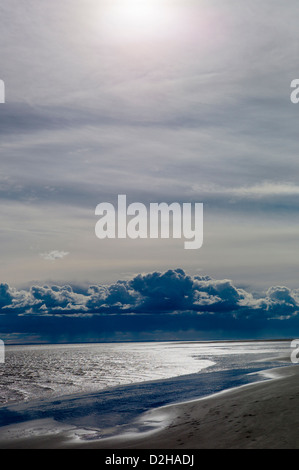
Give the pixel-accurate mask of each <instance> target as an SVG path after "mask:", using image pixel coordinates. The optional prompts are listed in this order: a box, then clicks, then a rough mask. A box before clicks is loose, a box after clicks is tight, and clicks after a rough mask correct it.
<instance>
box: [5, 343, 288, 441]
mask: <svg viewBox="0 0 299 470" xmlns="http://www.w3.org/2000/svg"><path fill="white" fill-rule="evenodd" d="M289 357H290V342H289V341H273V342H272V341H265V342H254V341H252V342H163V343H110V344H71V345H36V346H7V347H6V354H5V364H0V402H1V404H2V406H1V407H0V426H3V425H7V424H15V423H20V422H25V421H30V420H33V419H34V420H35V419H45V418H51V419H54V420H55V421H57V423H60V424H67V425H71V426H78V428H79V427H80V428H82V427H83V428H84V429H85V430H89V432H87V431H86V432H87V434H85V438H88V439H91V438H99V437H106V436H107V435H109V433H112V434H114V433H116V432H117V433H119V432H124V431H125V430H132V426H133V427H134V425H133V423H135V422H136V419H137V418H138V417H139V416H141V415H142V414H144V413H146V412H148V411H149V410H151V409H153V408H157V407H160V406H163V405H167V404H171V403H176V402H182V401H187V400H192V399H196V398H200V397H204V396H207V395H211V394H213V393H216V392H219V391H222V390H225V389H228V388H231V387H236V386H240V385H244V384H246V383H250V382H253V381H256V380H264V379H265V377H263V376H262V375H261V374H260V372H261V371H265V370H267V369H269V368H272V367H279V366H284V365H289V364H290V361H289ZM281 358H285V360H281ZM107 430H108V431H107ZM144 430H147V427H146V429H144ZM86 436H87V437H86Z"/></svg>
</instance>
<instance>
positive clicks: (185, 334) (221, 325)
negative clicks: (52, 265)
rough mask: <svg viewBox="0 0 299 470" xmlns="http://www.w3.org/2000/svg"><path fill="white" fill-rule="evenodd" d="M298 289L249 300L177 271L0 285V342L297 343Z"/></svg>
mask: <svg viewBox="0 0 299 470" xmlns="http://www.w3.org/2000/svg"><path fill="white" fill-rule="evenodd" d="M298 312H299V289H293V290H291V289H289V288H287V287H285V286H275V287H271V288H269V289H268V290H267V291H266V292H265V293H264V295H259V296H256V295H253V294H252V293H251V292H248V291H247V290H245V289H242V288H239V287H237V286H236V285H234V283H233V282H232V281H231V280H229V279H221V280H218V279H213V278H211V277H209V276H199V275H195V276H190V275H188V274H186V273H185V271H183V270H182V269H175V270H168V271H166V272H162V273H161V272H153V273H149V274H138V275H136V276H135V277H134V278H133V279H131V280H119V281H117V282H115V283H113V284H110V285H91V286H89V287H88V288H85V289H83V288H79V287H77V288H75V287H72V286H70V285H64V286H58V285H51V286H50V285H44V286H38V285H34V286H31V287H30V288H28V289H24V290H22V289H20V290H19V289H16V288H13V287H11V286H9V285H8V284H5V283H2V284H0V337H1V339H3V340H4V341H6V342H86V341H87V342H90V341H93V342H96V341H115V340H117V341H124V340H125V341H128V340H129V341H134V340H142V341H144V340H159V341H161V340H162V341H163V340H173V339H180V340H182V339H192V340H194V339H215V338H216V339H241V338H250V339H252V338H263V339H264V338H273V337H275V338H277V337H288V338H290V337H297V336H298V333H296V331H298V329H299V315H298Z"/></svg>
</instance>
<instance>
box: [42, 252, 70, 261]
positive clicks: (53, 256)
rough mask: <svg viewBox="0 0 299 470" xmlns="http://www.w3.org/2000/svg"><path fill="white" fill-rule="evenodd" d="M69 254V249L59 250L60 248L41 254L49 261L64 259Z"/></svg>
mask: <svg viewBox="0 0 299 470" xmlns="http://www.w3.org/2000/svg"><path fill="white" fill-rule="evenodd" d="M67 255H69V252H68V251H58V250H52V251H49V252H47V253H41V254H40V256H41V257H42V258H44V259H45V260H47V261H55V260H57V259H62V258H64V257H65V256H67Z"/></svg>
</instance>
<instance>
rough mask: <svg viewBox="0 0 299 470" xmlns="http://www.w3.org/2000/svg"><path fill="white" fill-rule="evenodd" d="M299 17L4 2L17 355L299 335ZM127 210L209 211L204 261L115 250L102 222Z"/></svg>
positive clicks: (283, 6) (9, 263)
mask: <svg viewBox="0 0 299 470" xmlns="http://www.w3.org/2000/svg"><path fill="white" fill-rule="evenodd" d="M298 14H299V5H298V2H296V1H295V0H289V1H288V2H287V3H286V2H282V0H271V1H270V0H262V1H257V0H246V1H245V0H244V1H242V2H240V1H237V0H209V1H208V0H159V1H158V0H109V1H108V0H84V1H83V0H60V1H58V0H51V1H45V2H39V1H38V0H27V1H26V2H20V1H18V0H10V1H9V2H1V3H0V17H1V19H2V21H1V31H0V39H1V40H0V58H1V62H0V63H1V68H0V79H1V80H3V81H4V83H5V103H4V104H0V159H1V166H0V210H1V230H0V236H1V243H0V261H1V262H0V282H1V289H0V293H1V296H0V306H1V311H0V334H1V329H2V337H3V339H5V340H7V341H8V342H13V341H56V340H57V341H58V340H59V341H71V340H76V341H79V340H103V339H105V340H114V339H118V340H119V339H120V340H122V339H123V340H128V339H142V340H144V339H165V338H166V339H169V338H171V339H182V338H183V339H185V338H187V339H197V338H199V339H200V338H204V339H207V338H214V337H217V338H222V337H230V338H232V337H244V338H245V337H253V336H254V337H257V336H259V337H269V336H271V335H275V336H277V335H279V334H285V335H287V336H288V337H292V336H293V337H294V336H296V335H297V336H298V334H299V331H298V328H297V327H296V322H297V323H298V321H297V319H296V316H297V307H298V309H299V300H298V293H297V289H298V288H299V282H298V271H299V269H298V265H299V222H298V207H299V201H298V197H299V184H298V179H297V175H298V172H299V161H298V119H299V117H298V113H299V104H297V105H296V104H294V103H292V102H291V100H290V94H291V88H290V84H291V81H292V80H294V79H296V78H299V77H298V68H297V58H298V52H299V51H298V45H299V31H298V25H297V18H298ZM119 194H125V195H127V199H128V201H129V203H132V202H140V203H143V204H145V205H148V204H150V203H154V202H156V203H159V202H167V203H169V204H170V203H172V202H178V203H180V204H182V203H195V202H198V203H203V205H204V230H203V235H204V242H203V246H202V247H201V248H200V249H198V250H185V249H184V246H183V243H182V240H179V239H138V240H131V239H114V240H113V239H109V240H108V239H106V240H99V239H98V238H97V237H96V236H95V224H96V222H97V220H98V218H97V217H96V216H95V208H96V206H97V205H98V204H99V203H102V202H109V203H112V204H116V202H117V196H118V195H119ZM177 278H178V279H179V280H178V279H177ZM136 279H137V280H138V279H139V280H140V279H142V280H145V279H147V280H148V283H149V286H152V284H151V281H152V280H153V279H155V280H156V281H157V279H158V280H159V284H161V289H162V291H163V292H162V291H161V293H159V295H158V294H157V289H156V287H149V289H152V288H153V292H154V293H155V294H153V292H152V291H146V292H144V291H143V290H142V288H141V287H140V284H139V283H138V282H137V281H136ZM165 279H166V280H167V282H166V281H165ZM163 280H164V281H165V282H164V281H163ZM186 280H187V281H186ZM200 280H201V281H200ZM140 282H141V281H140ZM177 282H178V283H179V285H180V287H179V288H178V292H181V297H180V296H177V291H176V286H177ZM180 282H182V284H183V285H184V287H181V284H180ZM186 283H187V284H188V283H189V284H190V286H191V287H190V286H189V287H188V288H187V287H186ZM189 284H188V285H189ZM220 285H221V286H230V287H229V288H228V293H227V291H226V288H223V289H224V290H221V292H220V291H218V287H219V286H220ZM215 286H218V287H217V288H216V287H215ZM159 289H160V288H159ZM159 289H158V290H159ZM185 289H187V290H185ZM215 289H216V290H215ZM110 290H111V292H112V294H111V292H110ZM153 295H154V297H153ZM155 296H157V297H155ZM182 296H183V298H182ZM184 299H185V300H184ZM186 299H187V300H188V301H187V300H186ZM103 305H104V306H103ZM241 312H242V314H241ZM225 315H229V317H228V318H226V317H225ZM259 315H260V316H259ZM1 318H2V327H1ZM82 322H84V326H82V325H83V324H82ZM267 322H268V323H267ZM270 324H271V325H270ZM80 331H81V332H82V334H81V336H80ZM296 331H297V332H298V333H296Z"/></svg>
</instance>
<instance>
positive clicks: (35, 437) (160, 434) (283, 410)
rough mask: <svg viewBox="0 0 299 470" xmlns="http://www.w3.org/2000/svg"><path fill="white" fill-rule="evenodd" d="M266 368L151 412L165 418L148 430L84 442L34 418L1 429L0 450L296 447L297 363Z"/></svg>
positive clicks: (72, 433) (298, 432)
mask: <svg viewBox="0 0 299 470" xmlns="http://www.w3.org/2000/svg"><path fill="white" fill-rule="evenodd" d="M269 372H271V373H272V375H273V378H272V379H271V380H267V381H262V382H257V383H253V384H250V385H245V386H242V387H238V388H236V389H231V390H228V391H225V392H221V393H218V394H215V395H212V396H210V397H207V398H202V399H199V400H194V401H191V402H186V403H181V404H175V405H169V406H166V407H163V408H160V409H157V410H152V412H151V418H153V419H155V415H156V416H157V420H159V419H160V418H162V419H163V420H164V419H166V421H165V422H164V427H163V428H160V429H159V430H157V431H155V432H152V433H150V434H139V435H138V434H137V433H136V434H134V435H130V436H129V435H124V436H121V437H115V438H110V439H102V440H89V441H86V440H83V439H81V438H80V433H81V436H82V434H84V430H80V433H78V430H76V429H75V428H74V427H71V426H69V427H61V428H59V426H57V423H55V422H51V420H48V421H47V422H46V421H45V422H43V420H40V421H36V422H34V421H33V422H30V423H28V422H27V423H23V424H22V425H13V426H8V427H7V429H4V428H2V431H5V432H4V433H2V432H1V431H0V448H1V449H5V448H7V449H9V448H10V449H11V448H15V449H20V448H27V449H28V448H35V449H37V448H44V449H45V448H51V449H56V448H57V449H58V448H69V449H72V448H73V449H298V448H299V413H298V409H299V367H298V366H297V365H290V366H288V367H282V368H278V369H273V370H272V371H267V374H268V373H269ZM145 418H146V417H145ZM20 427H23V429H24V430H25V429H26V433H25V434H24V437H22V433H21V434H20V432H19V430H20ZM15 430H18V432H17V433H15ZM30 430H31V431H30Z"/></svg>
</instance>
